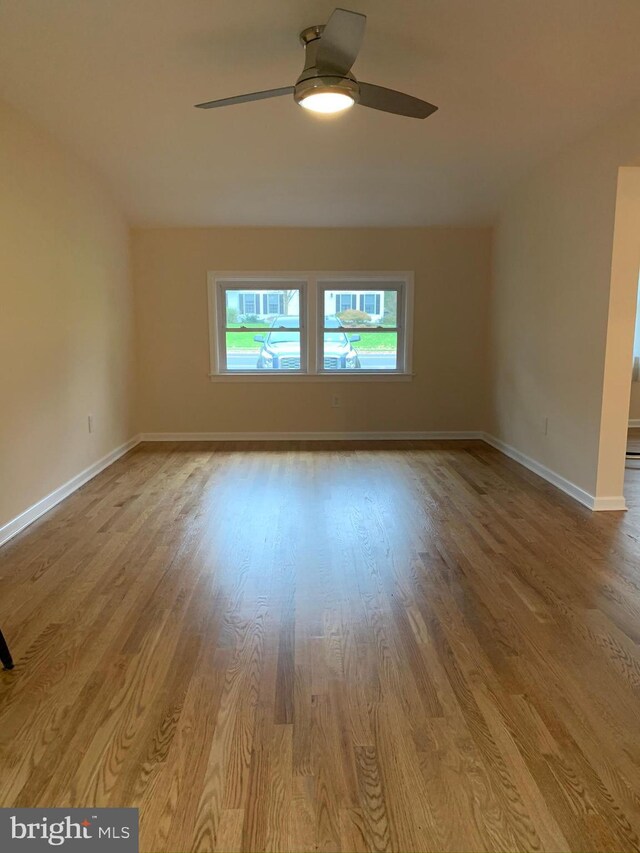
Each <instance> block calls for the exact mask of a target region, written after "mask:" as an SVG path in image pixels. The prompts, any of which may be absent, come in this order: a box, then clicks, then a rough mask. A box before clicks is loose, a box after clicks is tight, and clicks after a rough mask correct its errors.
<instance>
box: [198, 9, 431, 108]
mask: <svg viewBox="0 0 640 853" xmlns="http://www.w3.org/2000/svg"><path fill="white" fill-rule="evenodd" d="M366 22H367V18H366V15H361V14H359V13H358V12H350V11H348V10H347V9H334V11H333V13H332V15H331V17H330V18H329V20H328V21H327V23H326V24H324V25H322V24H320V25H318V26H315V27H307V29H306V30H303V31H302V32H301V33H300V41H301V42H302V44H303V45H304V49H305V63H304V68H303V70H302V74H301V75H300V76H299V77H298V79H297V81H296V84H295V86H283V87H282V88H280V89H267V90H266V91H264V92H251V93H250V94H248V95H237V96H236V97H234V98H221V99H220V100H217V101H207V102H206V103H204V104H196V107H197V108H198V109H201V110H209V109H212V108H214V107H227V106H231V105H232V104H242V103H245V102H246V101H262V100H264V99H265V98H279V97H280V96H281V95H293V97H294V99H295V101H296V103H298V104H300V106H302V107H305V108H306V109H308V110H313V111H314V112H318V113H337V112H340V111H341V110H345V109H348V108H349V107H352V106H353V105H354V104H360V106H363V107H371V108H372V109H374V110H382V111H383V112H386V113H396V115H402V116H410V117H411V118H427V116H430V115H431V113H434V112H435V111H436V110H437V109H438V108H437V107H435V106H434V105H433V104H429V103H427V101H422V100H420V98H414V97H412V96H411V95H405V94H404V93H403V92H396V91H394V90H393V89H385V88H383V87H382V86H375V85H373V83H362V82H358V80H356V78H355V77H354V76H353V74H352V73H351V66H352V65H353V63H354V62H355V61H356V57H357V56H358V52H359V50H360V45H361V44H362V39H363V37H364V28H365V24H366Z"/></svg>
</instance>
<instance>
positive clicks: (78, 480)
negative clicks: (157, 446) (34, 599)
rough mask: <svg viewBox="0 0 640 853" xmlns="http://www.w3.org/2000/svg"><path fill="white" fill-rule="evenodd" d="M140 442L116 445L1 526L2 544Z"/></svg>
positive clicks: (134, 440) (137, 436)
mask: <svg viewBox="0 0 640 853" xmlns="http://www.w3.org/2000/svg"><path fill="white" fill-rule="evenodd" d="M139 443H140V436H139V435H136V436H134V438H131V439H129V441H127V442H125V443H124V444H122V445H120V447H116V449H115V450H112V451H111V453H107V455H106V456H103V457H102V459H98V461H97V462H94V463H93V465H90V466H89V467H88V468H85V469H84V471H81V472H80V473H79V474H76V476H75V477H72V478H71V479H70V480H68V481H67V482H66V483H64V484H63V485H62V486H59V487H58V488H57V489H54V491H53V492H51V493H50V494H48V495H47V496H46V497H44V498H42V500H39V501H38V502H37V503H35V504H33V506H30V507H29V508H28V509H26V510H25V511H24V512H22V513H20V515H18V516H16V518H14V519H12V520H11V521H9V522H7V524H5V525H3V526H2V527H0V545H4V544H5V542H8V541H9V539H12V538H13V537H14V536H15V535H16V534H17V533H20V531H21V530H24V528H25V527H28V526H29V525H30V524H32V523H33V522H34V521H35V520H36V519H37V518H40V516H41V515H44V514H45V512H49V510H50V509H53V507H54V506H55V505H56V504H59V503H60V501H63V500H64V499H65V498H67V497H69V495H70V494H72V492H75V491H76V489H79V488H80V486H84V484H85V483H87V482H88V481H89V480H92V479H93V478H94V477H95V476H96V474H99V473H100V472H101V471H104V469H105V468H108V467H109V465H112V464H113V463H114V462H115V461H116V460H117V459H120V457H121V456H124V454H125V453H128V452H129V450H131V449H132V448H134V447H135V446H136V444H139Z"/></svg>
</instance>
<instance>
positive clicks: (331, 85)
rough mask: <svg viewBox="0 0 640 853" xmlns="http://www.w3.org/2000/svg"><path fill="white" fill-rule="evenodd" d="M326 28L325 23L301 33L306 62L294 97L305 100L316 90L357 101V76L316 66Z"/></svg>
mask: <svg viewBox="0 0 640 853" xmlns="http://www.w3.org/2000/svg"><path fill="white" fill-rule="evenodd" d="M323 30H324V25H323V24H318V25H317V26H314V27H307V28H306V29H305V30H303V31H302V32H301V33H300V42H301V43H302V44H303V45H304V50H305V63H304V68H303V69H302V73H301V74H300V76H299V77H298V79H297V81H296V85H295V90H294V93H293V97H294V98H295V100H296V102H297V103H300V102H301V101H303V100H304V98H306V97H307V96H308V95H309V94H310V93H311V92H313V91H314V90H316V89H317V90H321V91H322V92H331V93H334V92H335V93H336V94H341V95H348V96H349V97H350V98H352V99H353V101H354V102H355V103H357V102H358V100H359V96H360V88H359V86H358V81H357V80H356V78H355V77H354V76H353V75H352V74H350V73H348V74H346V75H336V74H330V73H327V71H326V70H325V71H323V70H322V69H320V68H318V67H317V66H316V54H317V52H318V46H319V44H320V40H321V38H322V33H323Z"/></svg>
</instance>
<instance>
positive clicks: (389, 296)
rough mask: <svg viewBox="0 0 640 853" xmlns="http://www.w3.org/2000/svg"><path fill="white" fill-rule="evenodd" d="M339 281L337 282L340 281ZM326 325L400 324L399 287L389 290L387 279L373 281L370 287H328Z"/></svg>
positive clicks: (329, 326) (325, 302) (325, 297)
mask: <svg viewBox="0 0 640 853" xmlns="http://www.w3.org/2000/svg"><path fill="white" fill-rule="evenodd" d="M336 284H337V283H336ZM324 314H325V326H326V327H328V328H331V327H333V326H335V325H339V326H347V327H349V328H352V329H354V328H355V329H363V328H366V327H367V326H389V327H391V328H393V327H394V326H396V325H397V316H398V291H397V290H385V289H384V283H382V284H378V283H376V282H372V283H371V284H370V285H369V286H368V287H367V288H366V289H359V290H349V291H346V290H338V289H335V290H334V289H332V287H331V283H328V284H327V285H326V289H325V291H324Z"/></svg>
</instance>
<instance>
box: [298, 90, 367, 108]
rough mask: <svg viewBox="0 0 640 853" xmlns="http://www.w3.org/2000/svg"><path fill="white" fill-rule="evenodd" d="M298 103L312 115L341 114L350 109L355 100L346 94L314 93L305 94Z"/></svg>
mask: <svg viewBox="0 0 640 853" xmlns="http://www.w3.org/2000/svg"><path fill="white" fill-rule="evenodd" d="M298 103H299V104H300V106H301V107H304V108H305V110H311V111H312V112H314V113H341V112H342V111H343V110H348V109H349V107H352V106H353V105H354V104H355V100H354V99H353V98H352V97H351V95H348V94H346V92H322V91H315V92H309V93H308V94H306V95H305V96H304V97H303V98H302V99H301V100H300V101H298Z"/></svg>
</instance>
